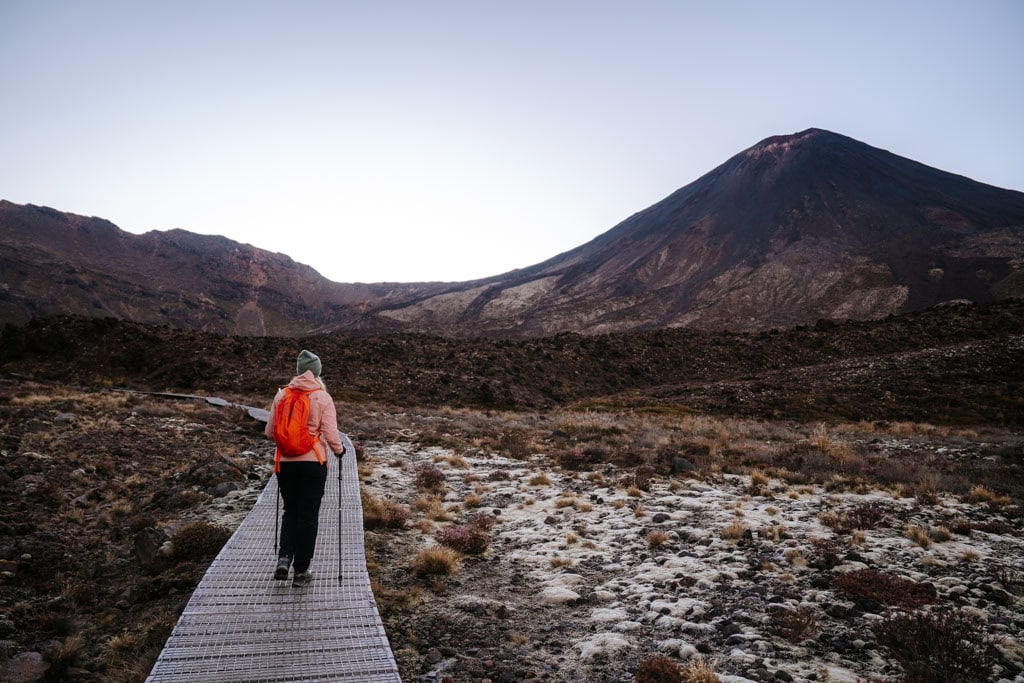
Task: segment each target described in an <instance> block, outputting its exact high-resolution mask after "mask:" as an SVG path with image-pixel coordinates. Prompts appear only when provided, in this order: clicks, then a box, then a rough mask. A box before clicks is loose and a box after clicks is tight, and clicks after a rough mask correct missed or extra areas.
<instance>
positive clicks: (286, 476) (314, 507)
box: [277, 462, 327, 573]
mask: <svg viewBox="0 0 1024 683" xmlns="http://www.w3.org/2000/svg"><path fill="white" fill-rule="evenodd" d="M326 484H327V465H321V464H319V463H315V462H282V463H281V471H280V472H278V474H277V485H278V487H280V489H281V498H282V499H283V500H284V517H283V518H282V520H281V551H280V553H278V556H279V557H282V558H289V559H291V560H292V563H293V566H294V568H295V571H296V572H297V573H298V572H304V571H306V570H307V569H309V563H310V561H311V560H312V559H313V551H314V550H315V549H316V533H317V530H318V529H319V527H320V499H321V498H323V497H324V486H325V485H326Z"/></svg>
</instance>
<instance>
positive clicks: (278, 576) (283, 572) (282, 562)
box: [274, 557, 292, 581]
mask: <svg viewBox="0 0 1024 683" xmlns="http://www.w3.org/2000/svg"><path fill="white" fill-rule="evenodd" d="M291 564H292V561H291V560H289V559H288V558H287V557H282V558H281V559H279V560H278V561H277V569H275V570H274V579H275V580H277V581H285V580H287V579H288V567H290V566H291Z"/></svg>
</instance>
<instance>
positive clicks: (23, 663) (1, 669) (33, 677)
mask: <svg viewBox="0 0 1024 683" xmlns="http://www.w3.org/2000/svg"><path fill="white" fill-rule="evenodd" d="M49 669H50V665H49V664H47V663H46V661H45V660H44V659H43V655H41V654H39V653H38V652H22V653H21V654H19V655H15V656H14V657H11V658H10V659H9V660H7V661H6V662H4V663H3V665H2V666H0V680H3V681H6V682H7V683H36V682H37V681H41V680H43V679H44V678H46V672H47V671H49Z"/></svg>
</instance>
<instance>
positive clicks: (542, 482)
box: [527, 472, 551, 486]
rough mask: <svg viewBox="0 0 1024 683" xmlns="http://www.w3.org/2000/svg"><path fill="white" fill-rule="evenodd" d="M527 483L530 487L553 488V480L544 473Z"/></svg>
mask: <svg viewBox="0 0 1024 683" xmlns="http://www.w3.org/2000/svg"><path fill="white" fill-rule="evenodd" d="M527 483H529V484H530V486H551V478H550V477H549V476H548V475H547V474H545V473H544V472H541V473H539V474H535V475H533V476H532V477H530V479H529V481H528V482H527Z"/></svg>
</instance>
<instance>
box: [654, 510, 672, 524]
mask: <svg viewBox="0 0 1024 683" xmlns="http://www.w3.org/2000/svg"><path fill="white" fill-rule="evenodd" d="M668 519H669V516H668V515H667V514H665V513H664V512H659V513H658V514H656V515H654V516H653V517H651V521H652V522H654V523H655V524H661V523H662V522H665V521H667V520H668Z"/></svg>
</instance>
